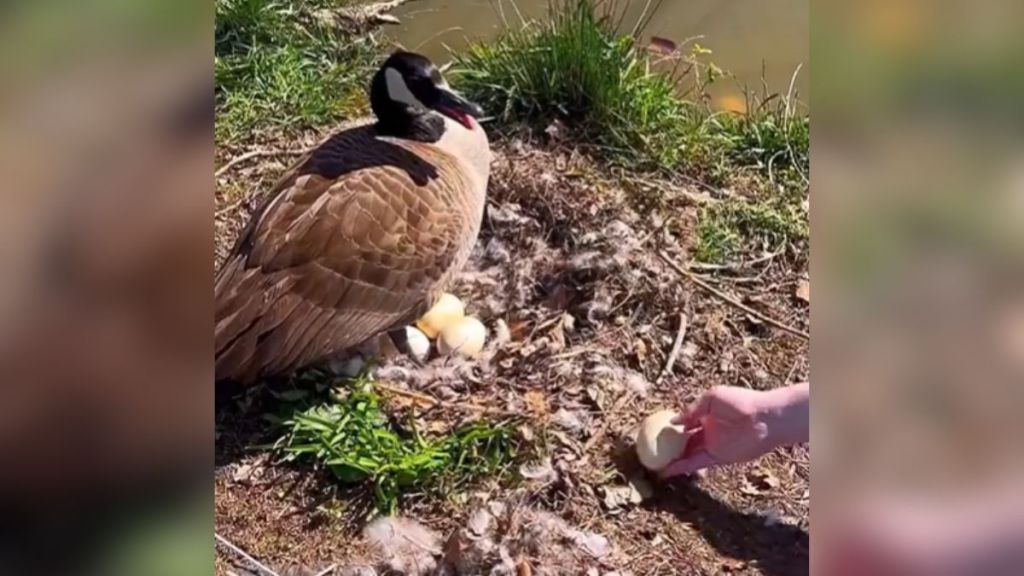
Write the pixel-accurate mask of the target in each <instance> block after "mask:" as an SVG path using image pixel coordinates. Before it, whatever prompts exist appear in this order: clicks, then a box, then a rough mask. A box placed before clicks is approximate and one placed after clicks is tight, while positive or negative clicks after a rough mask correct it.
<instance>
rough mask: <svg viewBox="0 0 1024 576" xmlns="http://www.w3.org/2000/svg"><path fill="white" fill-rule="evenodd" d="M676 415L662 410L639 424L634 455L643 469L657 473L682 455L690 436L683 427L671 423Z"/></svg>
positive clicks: (673, 412) (670, 411)
mask: <svg viewBox="0 0 1024 576" xmlns="http://www.w3.org/2000/svg"><path fill="white" fill-rule="evenodd" d="M678 415H679V414H678V413H677V412H675V411H672V410H662V411H660V412H655V413H654V414H651V415H650V416H648V417H647V418H644V421H643V422H642V423H641V424H640V431H639V432H638V433H637V437H636V455H637V456H638V457H639V458H640V463H641V464H643V465H644V468H647V469H648V470H653V471H655V472H657V471H660V470H662V469H664V468H665V467H666V466H668V465H669V464H671V463H672V461H674V460H676V459H677V458H679V457H680V456H682V455H683V451H684V450H686V442H687V441H688V440H689V439H690V435H689V434H688V433H687V432H686V427H685V426H683V425H682V424H673V423H672V419H673V418H675V417H676V416H678Z"/></svg>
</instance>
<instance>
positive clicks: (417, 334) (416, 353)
mask: <svg viewBox="0 0 1024 576" xmlns="http://www.w3.org/2000/svg"><path fill="white" fill-rule="evenodd" d="M405 343H406V345H407V346H408V347H409V354H411V355H412V357H413V358H415V359H417V360H419V361H420V362H425V361H426V360H427V357H428V356H430V339H429V338H427V335H426V334H424V333H423V332H421V331H420V330H418V329H417V328H414V327H413V326H406V327H405Z"/></svg>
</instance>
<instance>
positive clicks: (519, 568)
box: [516, 559, 533, 576]
mask: <svg viewBox="0 0 1024 576" xmlns="http://www.w3.org/2000/svg"><path fill="white" fill-rule="evenodd" d="M532 575H533V569H532V568H530V563H529V562H527V561H526V560H525V559H524V560H520V561H519V562H518V563H517V564H516V576H532Z"/></svg>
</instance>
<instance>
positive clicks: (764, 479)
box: [740, 468, 780, 496]
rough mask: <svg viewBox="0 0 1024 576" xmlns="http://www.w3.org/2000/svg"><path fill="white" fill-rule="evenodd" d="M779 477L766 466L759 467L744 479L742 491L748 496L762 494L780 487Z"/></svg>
mask: <svg viewBox="0 0 1024 576" xmlns="http://www.w3.org/2000/svg"><path fill="white" fill-rule="evenodd" d="M779 484H780V482H779V479H778V478H777V477H776V476H775V475H774V474H772V473H771V472H770V471H768V470H765V469H764V468H757V469H755V470H753V471H751V472H749V473H748V474H747V475H746V477H745V478H744V479H743V485H742V486H740V492H742V493H744V494H746V495H748V496H760V495H761V494H765V493H767V492H770V491H772V490H775V489H777V488H778V487H779Z"/></svg>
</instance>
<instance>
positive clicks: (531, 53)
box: [452, 0, 702, 167]
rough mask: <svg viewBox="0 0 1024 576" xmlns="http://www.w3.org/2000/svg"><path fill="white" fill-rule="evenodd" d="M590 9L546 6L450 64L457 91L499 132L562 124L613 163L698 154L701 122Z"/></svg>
mask: <svg viewBox="0 0 1024 576" xmlns="http://www.w3.org/2000/svg"><path fill="white" fill-rule="evenodd" d="M611 27H612V25H611V23H610V14H605V13H602V12H599V10H598V9H597V8H596V7H595V5H594V3H593V2H591V1H583V0H577V1H571V2H565V3H558V4H553V5H552V7H551V14H550V17H549V19H548V20H547V21H546V22H544V23H537V22H533V23H530V24H529V25H527V26H525V27H523V28H520V29H509V30H507V31H505V32H504V34H502V35H501V36H500V37H499V38H498V39H497V40H496V41H494V42H493V43H488V44H474V45H472V46H470V47H469V48H468V49H467V51H466V52H464V53H462V54H458V55H456V60H455V62H456V64H455V67H454V68H453V72H452V74H453V75H454V78H455V81H456V82H457V83H458V85H459V87H460V88H461V89H462V90H464V91H465V92H466V93H467V94H468V95H469V96H470V97H471V98H473V99H474V100H475V101H476V102H477V103H479V104H480V105H481V106H483V107H484V109H485V110H487V111H488V112H489V113H490V114H494V115H497V116H498V117H499V119H500V120H502V121H504V122H506V123H509V122H511V123H515V122H524V121H525V122H536V123H541V124H542V123H544V122H546V121H548V120H551V119H553V118H556V117H557V118H561V119H563V120H569V121H570V122H571V124H572V126H573V127H574V128H576V129H577V132H578V134H579V136H580V138H581V139H583V140H586V141H589V142H592V143H595V144H597V145H598V146H600V147H602V148H604V149H605V150H607V151H608V152H610V153H611V154H610V156H611V157H613V158H616V159H619V160H629V161H632V162H635V163H640V164H643V165H646V166H648V167H657V166H674V165H676V164H678V163H679V161H680V160H681V159H682V158H684V157H685V156H686V155H688V154H689V155H691V156H692V155H694V154H696V153H698V152H699V150H698V148H699V141H698V140H699V138H693V136H699V132H700V131H701V128H700V123H701V119H702V118H701V113H700V112H699V110H698V109H697V107H695V106H693V105H692V104H691V103H689V102H686V101H684V100H682V99H680V98H678V97H676V84H675V80H674V78H673V77H672V76H671V75H669V74H662V73H656V72H654V71H652V69H651V67H650V65H649V63H648V61H647V59H646V57H645V56H644V54H643V53H642V51H641V50H640V48H639V47H638V46H637V44H636V42H635V41H634V39H633V38H632V37H630V36H625V35H617V34H615V33H614V31H612V29H611Z"/></svg>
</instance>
